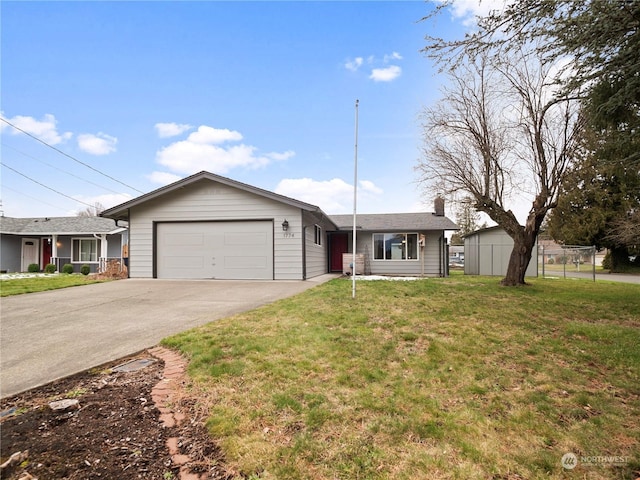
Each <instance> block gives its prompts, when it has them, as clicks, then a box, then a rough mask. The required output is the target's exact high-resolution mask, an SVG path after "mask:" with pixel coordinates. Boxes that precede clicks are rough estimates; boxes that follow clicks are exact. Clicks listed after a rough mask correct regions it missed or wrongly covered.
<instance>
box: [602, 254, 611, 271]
mask: <svg viewBox="0 0 640 480" xmlns="http://www.w3.org/2000/svg"><path fill="white" fill-rule="evenodd" d="M611 265H612V263H611V252H610V251H607V253H606V255H605V256H604V259H603V260H602V268H604V269H605V270H611Z"/></svg>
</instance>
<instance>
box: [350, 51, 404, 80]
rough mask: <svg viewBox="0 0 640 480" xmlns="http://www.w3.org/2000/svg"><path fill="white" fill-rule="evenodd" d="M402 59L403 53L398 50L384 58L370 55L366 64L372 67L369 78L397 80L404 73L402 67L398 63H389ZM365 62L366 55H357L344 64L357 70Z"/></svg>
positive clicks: (351, 69)
mask: <svg viewBox="0 0 640 480" xmlns="http://www.w3.org/2000/svg"><path fill="white" fill-rule="evenodd" d="M400 60H402V55H400V54H399V53H398V52H392V53H387V54H385V55H384V56H383V57H382V58H379V57H378V58H376V57H375V56H374V55H369V56H368V57H367V60H366V64H367V65H369V66H370V67H368V68H371V73H370V75H369V79H370V80H373V81H374V82H391V81H393V80H395V79H396V78H398V77H399V76H400V75H401V74H402V68H400V67H399V66H398V65H389V63H390V62H398V61H400ZM364 63H365V60H364V57H356V58H355V59H353V60H351V59H349V60H348V61H347V62H346V63H345V65H344V66H345V68H346V69H347V70H350V71H352V72H356V71H357V70H359V69H360V67H362V65H364ZM376 65H377V67H376Z"/></svg>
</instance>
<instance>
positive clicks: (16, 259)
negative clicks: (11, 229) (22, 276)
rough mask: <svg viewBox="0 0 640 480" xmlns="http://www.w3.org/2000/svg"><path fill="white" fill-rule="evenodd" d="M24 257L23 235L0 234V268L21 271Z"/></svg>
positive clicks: (8, 270)
mask: <svg viewBox="0 0 640 480" xmlns="http://www.w3.org/2000/svg"><path fill="white" fill-rule="evenodd" d="M21 257H22V237H18V236H15V235H2V236H0V270H2V271H6V272H19V271H20V267H21V265H20V261H21Z"/></svg>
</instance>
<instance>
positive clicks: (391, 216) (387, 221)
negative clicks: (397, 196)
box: [329, 212, 459, 232]
mask: <svg viewBox="0 0 640 480" xmlns="http://www.w3.org/2000/svg"><path fill="white" fill-rule="evenodd" d="M329 218H331V220H333V222H334V223H335V224H336V225H337V226H338V228H339V229H340V230H350V229H352V228H353V215H329ZM356 226H357V228H359V229H361V230H366V231H374V230H375V231H377V232H406V231H416V230H459V228H458V226H457V225H456V224H455V223H453V222H452V221H451V220H449V219H448V218H447V217H441V216H437V215H435V214H433V213H430V212H422V213H364V214H357V215H356Z"/></svg>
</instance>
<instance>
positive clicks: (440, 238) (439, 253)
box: [438, 235, 442, 277]
mask: <svg viewBox="0 0 640 480" xmlns="http://www.w3.org/2000/svg"><path fill="white" fill-rule="evenodd" d="M438 276H440V277H442V235H440V236H439V237H438Z"/></svg>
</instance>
